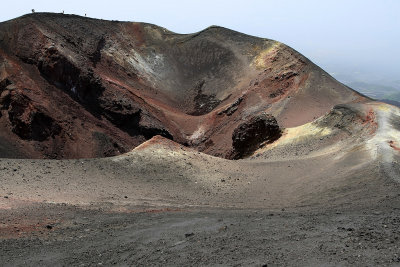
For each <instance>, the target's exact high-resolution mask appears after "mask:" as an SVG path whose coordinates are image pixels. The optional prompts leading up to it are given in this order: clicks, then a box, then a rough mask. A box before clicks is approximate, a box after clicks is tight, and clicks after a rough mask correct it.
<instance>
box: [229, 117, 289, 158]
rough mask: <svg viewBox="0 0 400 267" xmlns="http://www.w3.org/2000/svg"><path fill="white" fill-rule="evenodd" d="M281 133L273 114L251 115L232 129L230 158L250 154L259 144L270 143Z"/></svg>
mask: <svg viewBox="0 0 400 267" xmlns="http://www.w3.org/2000/svg"><path fill="white" fill-rule="evenodd" d="M281 135H282V131H281V129H280V128H279V125H278V123H277V122H276V119H275V118H274V116H271V115H269V114H265V113H263V114H261V115H258V116H254V117H251V118H250V119H249V120H247V121H246V122H244V123H242V124H240V125H239V126H238V127H237V128H236V129H235V130H234V131H233V134H232V146H233V152H232V156H231V158H233V159H239V158H243V157H245V156H247V155H250V154H251V153H252V152H254V151H255V150H257V149H258V148H259V147H260V146H261V145H264V144H268V143H272V142H274V141H275V140H277V139H278V138H279V137H281Z"/></svg>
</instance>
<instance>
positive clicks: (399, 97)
mask: <svg viewBox="0 0 400 267" xmlns="http://www.w3.org/2000/svg"><path fill="white" fill-rule="evenodd" d="M348 85H349V86H350V87H351V88H354V89H355V90H357V91H359V92H360V93H362V94H365V95H367V96H369V97H371V98H374V99H378V100H383V99H387V100H393V101H400V88H396V87H392V86H385V85H380V84H370V83H365V82H350V83H348Z"/></svg>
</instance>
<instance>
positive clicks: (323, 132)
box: [257, 122, 332, 152]
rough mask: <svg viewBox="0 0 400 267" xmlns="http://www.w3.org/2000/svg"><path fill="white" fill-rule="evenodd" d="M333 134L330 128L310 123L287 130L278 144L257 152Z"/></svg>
mask: <svg viewBox="0 0 400 267" xmlns="http://www.w3.org/2000/svg"><path fill="white" fill-rule="evenodd" d="M331 133H332V130H331V129H330V128H328V127H319V126H317V125H316V124H314V123H312V122H310V123H307V124H304V125H301V126H298V127H293V128H288V129H286V130H285V132H284V134H283V135H282V137H281V138H280V139H279V140H277V141H276V142H274V143H273V144H271V145H268V146H266V147H264V148H261V149H260V150H258V151H257V152H262V151H265V150H269V149H272V148H274V147H277V146H282V145H287V144H293V143H299V142H301V141H304V140H305V139H307V138H310V137H312V138H320V137H323V136H327V135H330V134H331Z"/></svg>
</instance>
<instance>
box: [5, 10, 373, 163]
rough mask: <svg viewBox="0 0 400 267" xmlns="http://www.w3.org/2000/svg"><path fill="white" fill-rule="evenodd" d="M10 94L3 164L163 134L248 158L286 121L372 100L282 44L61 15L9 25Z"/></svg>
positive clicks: (80, 153)
mask: <svg viewBox="0 0 400 267" xmlns="http://www.w3.org/2000/svg"><path fill="white" fill-rule="evenodd" d="M0 93H1V95H0V105H1V106H0V111H1V114H0V115H1V117H0V157H19V158H21V157H25V158H85V157H86V158H91V157H103V156H112V155H117V154H121V153H124V152H126V151H129V150H131V149H133V148H134V147H136V146H138V145H139V144H141V143H143V142H144V141H146V140H148V139H150V138H152V137H153V136H155V135H162V136H164V137H166V138H169V139H171V140H174V141H175V142H178V143H181V144H185V145H187V146H190V147H192V148H195V149H197V150H198V151H202V152H205V153H208V154H211V155H215V156H219V157H225V158H232V157H234V158H239V157H242V156H244V155H247V154H249V153H251V150H253V149H254V148H255V147H257V146H259V145H260V144H261V143H264V142H266V141H267V140H269V142H272V141H273V140H275V139H276V138H277V137H278V134H277V130H276V129H279V127H278V124H279V125H280V127H293V126H298V125H302V124H304V123H307V122H310V121H312V120H314V119H315V118H318V117H320V116H322V115H323V114H325V113H326V112H328V111H329V110H330V109H331V108H332V107H333V106H335V105H336V104H341V103H351V102H362V101H365V98H364V97H362V96H360V95H359V94H357V93H355V92H354V91H352V90H351V89H349V88H347V87H346V86H343V85H342V84H340V83H338V82H337V81H336V80H334V79H333V78H332V77H330V76H329V75H328V74H327V73H325V72H324V71H323V70H321V69H320V68H318V67H317V66H316V65H314V64H313V63H311V62H310V61H309V60H308V59H307V58H305V57H304V56H302V55H301V54H299V53H297V52H296V51H295V50H293V49H291V48H290V47H288V46H286V45H284V44H281V43H279V42H276V41H273V40H269V39H262V38H257V37H253V36H248V35H245V34H242V33H238V32H235V31H232V30H229V29H225V28H221V27H216V26H212V27H209V28H207V29H205V30H203V31H201V32H198V33H194V34H176V33H173V32H170V31H168V30H166V29H164V28H161V27H158V26H155V25H151V24H146V23H134V22H117V21H104V20H96V19H89V18H84V17H79V16H74V15H64V14H50V13H35V14H30V15H26V16H22V17H20V18H17V19H14V20H10V21H7V22H3V23H0ZM263 113H267V114H271V115H272V116H274V117H275V118H276V121H271V120H272V119H271V118H264V119H261V118H262V117H263V116H264V115H261V114H263ZM255 118H258V119H255ZM266 122H267V123H266ZM271 127H272V128H271ZM247 128H248V129H247ZM275 128H276V129H275ZM264 130H266V131H267V133H263V131H264ZM256 133H257V134H256ZM232 136H234V138H233V139H234V140H233V142H232ZM245 148H246V149H245ZM232 151H234V152H232ZM232 153H233V154H234V156H232V155H233V154H232Z"/></svg>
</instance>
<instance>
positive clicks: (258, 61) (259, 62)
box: [252, 41, 281, 69]
mask: <svg viewBox="0 0 400 267" xmlns="http://www.w3.org/2000/svg"><path fill="white" fill-rule="evenodd" d="M280 45H281V43H280V42H276V41H275V42H274V43H273V44H272V45H271V46H269V47H268V48H267V49H264V50H262V51H261V52H260V53H259V54H258V56H257V57H256V58H255V59H254V60H253V62H252V65H254V66H256V68H258V69H263V68H266V65H265V58H266V57H267V56H268V55H270V54H272V53H274V52H275V51H276V50H277V49H278V48H279V46H280Z"/></svg>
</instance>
